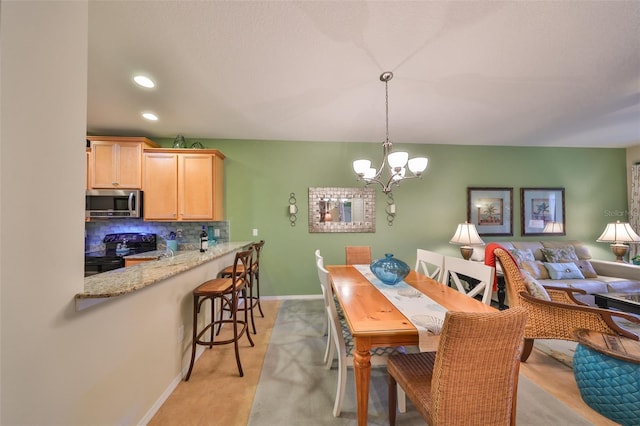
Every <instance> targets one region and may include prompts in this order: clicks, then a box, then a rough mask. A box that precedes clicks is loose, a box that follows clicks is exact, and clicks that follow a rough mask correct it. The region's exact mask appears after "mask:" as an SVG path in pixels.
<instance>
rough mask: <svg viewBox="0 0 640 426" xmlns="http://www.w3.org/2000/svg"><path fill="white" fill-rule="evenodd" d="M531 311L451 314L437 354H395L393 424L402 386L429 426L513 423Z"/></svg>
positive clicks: (391, 369) (391, 402)
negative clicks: (397, 399)
mask: <svg viewBox="0 0 640 426" xmlns="http://www.w3.org/2000/svg"><path fill="white" fill-rule="evenodd" d="M526 320H527V313H526V311H525V310H524V309H523V308H513V309H509V310H506V311H495V312H491V313H471V312H451V311H450V312H447V314H446V317H445V321H444V327H443V330H442V337H441V339H440V343H439V345H438V351H437V352H420V353H417V354H405V355H393V356H391V357H389V360H388V361H387V371H388V372H389V424H390V425H391V426H393V425H394V424H395V420H396V389H397V386H400V387H401V388H402V389H404V391H405V393H406V396H407V397H408V398H409V399H410V400H411V401H412V402H413V404H414V406H415V407H416V408H417V409H418V411H419V412H420V414H422V416H423V417H424V418H425V420H427V423H428V424H429V425H440V426H442V425H452V426H454V425H455V426H457V425H463V424H466V425H509V424H511V425H514V424H515V419H516V402H517V390H518V372H519V370H520V361H519V355H520V352H521V351H522V339H523V337H524V326H525V323H526Z"/></svg>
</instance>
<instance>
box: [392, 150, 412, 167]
mask: <svg viewBox="0 0 640 426" xmlns="http://www.w3.org/2000/svg"><path fill="white" fill-rule="evenodd" d="M407 160H409V153H408V152H404V151H397V152H392V153H391V154H389V156H388V157H387V161H388V162H389V167H391V169H392V170H393V169H399V168H402V167H404V166H406V165H407Z"/></svg>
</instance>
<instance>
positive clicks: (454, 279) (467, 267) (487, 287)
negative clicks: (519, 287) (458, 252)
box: [442, 256, 495, 305]
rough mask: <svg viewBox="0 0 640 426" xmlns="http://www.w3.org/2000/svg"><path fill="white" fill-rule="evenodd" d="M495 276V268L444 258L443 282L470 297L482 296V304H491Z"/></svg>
mask: <svg viewBox="0 0 640 426" xmlns="http://www.w3.org/2000/svg"><path fill="white" fill-rule="evenodd" d="M494 276H495V268H494V267H493V266H488V265H485V264H484V263H480V262H473V261H470V260H464V259H461V258H458V257H452V256H445V258H444V273H443V274H442V282H443V283H444V284H450V285H452V286H453V287H455V288H456V289H457V290H458V291H460V292H461V293H464V294H466V295H468V296H470V297H476V296H478V295H480V296H481V298H482V302H483V303H485V304H487V305H490V304H491V293H492V290H493V278H494ZM469 278H471V280H469Z"/></svg>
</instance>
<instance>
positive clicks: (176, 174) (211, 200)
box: [143, 148, 224, 221]
mask: <svg viewBox="0 0 640 426" xmlns="http://www.w3.org/2000/svg"><path fill="white" fill-rule="evenodd" d="M194 151H195V152H193V151H192V152H189V151H187V152H185V150H178V149H162V148H161V149H149V150H145V152H144V186H143V189H144V219H145V220H155V221H162V220H171V221H214V220H224V216H223V208H222V190H223V159H224V156H223V155H222V154H221V153H220V152H219V151H216V150H194Z"/></svg>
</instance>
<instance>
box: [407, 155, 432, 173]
mask: <svg viewBox="0 0 640 426" xmlns="http://www.w3.org/2000/svg"><path fill="white" fill-rule="evenodd" d="M428 164H429V159H428V158H426V157H415V158H412V159H411V160H409V170H410V171H411V173H413V174H414V175H416V176H420V175H421V174H422V172H424V171H425V170H426V169H427V165H428Z"/></svg>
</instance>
